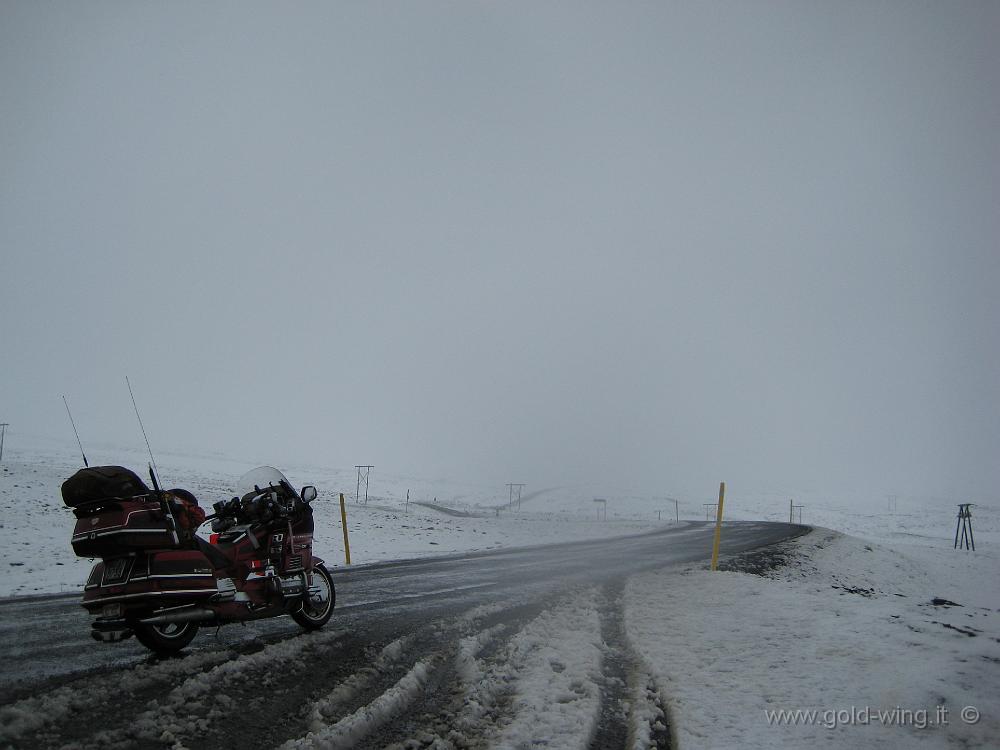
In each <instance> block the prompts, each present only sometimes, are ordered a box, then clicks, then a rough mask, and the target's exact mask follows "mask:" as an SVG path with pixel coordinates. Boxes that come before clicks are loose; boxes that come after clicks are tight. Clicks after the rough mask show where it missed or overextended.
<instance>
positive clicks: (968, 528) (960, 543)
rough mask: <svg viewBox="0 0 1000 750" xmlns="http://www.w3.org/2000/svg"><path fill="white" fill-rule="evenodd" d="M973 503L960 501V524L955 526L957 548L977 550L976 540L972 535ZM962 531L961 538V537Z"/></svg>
mask: <svg viewBox="0 0 1000 750" xmlns="http://www.w3.org/2000/svg"><path fill="white" fill-rule="evenodd" d="M971 507H972V503H959V505H958V525H956V526H955V549H959V548H962V549H971V550H972V551H973V552H975V551H976V540H975V539H973V537H972V511H971V510H970V508H971ZM959 533H961V539H959Z"/></svg>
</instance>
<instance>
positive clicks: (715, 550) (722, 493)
mask: <svg viewBox="0 0 1000 750" xmlns="http://www.w3.org/2000/svg"><path fill="white" fill-rule="evenodd" d="M725 499H726V483H725V482H720V483H719V509H718V510H717V511H716V512H715V541H714V542H713V543H712V570H716V569H717V568H718V566H719V537H720V536H721V535H722V503H723V501H724V500H725ZM345 533H346V531H345Z"/></svg>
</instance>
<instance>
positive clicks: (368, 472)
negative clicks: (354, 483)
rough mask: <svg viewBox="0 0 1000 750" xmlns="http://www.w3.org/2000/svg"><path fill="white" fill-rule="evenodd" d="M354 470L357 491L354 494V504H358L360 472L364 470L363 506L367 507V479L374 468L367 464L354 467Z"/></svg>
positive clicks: (359, 497)
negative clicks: (356, 473)
mask: <svg viewBox="0 0 1000 750" xmlns="http://www.w3.org/2000/svg"><path fill="white" fill-rule="evenodd" d="M354 468H355V469H357V470H358V490H357V492H355V493H354V502H358V501H359V500H360V499H361V470H362V469H364V470H365V472H364V475H365V505H368V477H369V475H370V474H371V473H372V469H374V468H375V467H374V466H371V465H369V464H360V465H355V466H354Z"/></svg>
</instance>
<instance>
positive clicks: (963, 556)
mask: <svg viewBox="0 0 1000 750" xmlns="http://www.w3.org/2000/svg"><path fill="white" fill-rule="evenodd" d="M11 437H14V438H17V439H15V440H9V442H8V445H7V446H6V447H5V451H4V458H3V463H2V465H0V511H2V516H0V518H2V521H0V565H2V567H3V570H4V572H5V573H6V574H7V575H6V576H5V577H4V583H3V584H2V586H3V588H2V589H0V594H2V595H23V594H34V593H43V592H52V591H60V590H71V589H77V588H79V586H80V584H81V582H82V581H83V579H84V578H85V576H86V573H87V571H88V569H89V565H90V561H89V560H78V559H77V558H75V557H74V556H73V554H72V550H71V549H70V546H69V536H70V532H71V530H72V528H73V516H72V514H71V513H70V511H68V510H67V509H65V508H64V507H63V506H62V502H61V499H60V494H59V486H60V484H61V482H62V481H63V480H64V479H65V478H66V477H68V476H69V475H70V474H72V473H73V471H75V470H76V469H77V468H78V466H79V460H78V458H77V456H76V455H75V453H74V450H73V449H74V448H75V446H74V445H72V444H67V443H60V442H58V441H44V440H40V439H32V440H27V439H23V436H17V435H14V436H12V435H11V434H10V433H8V438H11ZM91 451H92V452H91V453H90V454H89V458H90V459H91V463H92V464H96V463H121V464H124V465H127V466H131V467H135V468H138V467H142V466H144V465H145V456H144V454H143V453H141V452H139V451H137V450H123V449H120V448H114V447H108V446H91ZM158 461H159V465H160V473H161V476H162V477H163V480H164V483H165V484H166V485H167V486H183V487H187V488H189V489H191V490H192V491H194V492H195V493H196V495H198V497H199V498H200V499H201V502H202V505H203V506H206V507H207V506H210V505H211V503H212V502H213V501H215V500H219V499H224V498H226V497H228V496H229V493H230V492H231V489H232V487H233V485H234V484H235V480H236V478H237V477H238V476H239V475H240V474H241V473H243V471H245V470H247V469H249V468H252V466H253V465H254V464H255V463H256V462H254V461H238V460H233V459H229V458H226V457H223V456H215V457H200V456H182V455H169V454H164V455H160V456H158ZM280 468H282V469H284V470H285V471H286V474H287V475H288V476H289V478H290V479H291V480H292V481H293V482H294V483H298V484H306V483H312V484H316V485H317V486H318V488H319V490H320V497H321V499H320V500H319V501H317V504H316V511H317V512H316V520H317V534H316V536H317V546H318V552H319V554H320V555H322V556H323V557H325V558H326V559H327V560H328V561H331V562H334V563H336V564H342V561H343V542H342V533H341V526H340V513H339V504H338V502H337V501H336V497H337V494H338V493H339V492H344V493H345V494H347V495H348V505H347V509H348V526H349V529H350V534H351V548H352V549H351V551H352V557H353V561H354V563H356V564H364V563H367V562H373V561H379V560H386V559H393V558H405V557H415V556H421V555H434V554H444V553H450V552H461V551H466V550H476V549H491V548H497V547H504V546H520V545H529V544H542V543H551V542H557V541H567V540H573V539H584V538H594V537H598V536H609V535H619V534H627V533H636V532H641V531H645V530H650V529H653V528H655V527H657V526H658V525H660V524H664V523H668V522H669V520H668V519H670V518H672V516H673V503H672V502H667V501H666V500H665V499H664V497H662V496H661V497H641V496H620V495H615V494H614V493H613V492H610V491H608V489H607V488H603V489H602V488H568V487H557V488H530V487H529V488H526V495H525V497H524V498H523V499H522V504H521V508H520V509H519V510H518V509H508V508H506V507H505V506H506V500H507V490H506V488H504V487H489V486H475V485H462V484H459V483H455V482H450V481H446V480H421V479H417V478H412V477H399V476H393V475H391V474H390V473H389V472H388V471H383V470H379V473H377V474H376V473H375V472H373V473H372V483H371V487H370V491H369V500H368V503H367V505H365V504H364V503H363V502H361V503H359V502H357V500H356V499H355V498H354V497H353V494H354V487H355V482H356V474H355V472H354V469H353V468H352V467H347V468H340V469H331V468H328V467H318V466H282V467H280ZM407 490H409V493H410V498H411V500H413V501H415V502H411V503H409V505H407V503H406V499H405V498H406V494H407ZM539 490H541V491H539ZM713 490H714V488H706V489H705V492H704V493H703V494H702V493H695V492H687V493H685V492H684V491H677V490H675V491H673V492H672V493H671V494H672V496H673V497H677V498H679V499H680V515H681V519H682V520H683V519H704V518H705V509H704V508H703V505H702V504H703V503H709V502H711V501H712V500H713V499H714V491H713ZM595 495H599V496H602V497H606V498H607V499H608V520H607V521H606V522H605V521H603V520H598V519H597V517H596V516H597V506H596V505H595V504H594V503H593V497H594V496H595ZM790 497H792V498H794V500H795V502H796V504H802V505H804V506H805V507H804V509H803V517H802V520H803V522H805V523H808V524H814V525H816V526H818V527H820V528H817V530H816V531H814V532H813V533H811V534H809V535H807V536H805V537H802V538H800V539H797V540H794V541H792V542H788V543H786V544H784V545H782V546H781V548H779V549H777V550H775V551H768V552H766V553H761V555H760V559H756V558H754V557H753V555H754V554H755V553H751V558H750V564H746V561H745V560H744V563H743V564H741V566H737V569H736V570H729V571H721V572H716V573H711V572H709V571H707V570H706V569H705V566H704V565H692V566H688V567H687V569H683V570H676V569H674V570H665V571H660V572H652V573H644V574H641V575H636V576H633V577H632V578H630V579H629V580H628V581H627V582H626V584H625V588H624V591H620V592H618V593H614V592H611V593H609V592H608V591H602V590H595V589H589V590H586V591H583V592H579V593H578V594H576V595H575V597H573V596H571V597H569V598H568V599H566V600H564V601H562V602H561V603H559V604H557V605H556V606H554V607H553V608H550V609H548V610H545V611H543V612H542V613H541V614H540V615H539V616H538V617H537V618H536V619H534V620H532V621H530V622H528V623H527V624H525V625H524V628H523V630H521V631H520V632H519V634H518V635H517V636H516V637H515V638H513V639H512V640H511V641H510V642H509V644H508V645H506V646H504V649H503V658H502V659H498V658H495V657H494V658H492V659H491V660H490V661H488V662H484V661H481V660H478V661H477V656H476V655H477V649H479V648H480V647H481V646H482V644H483V643H485V642H487V641H488V640H489V639H490V638H491V637H493V636H494V635H495V634H494V633H493V632H492V631H484V632H483V633H480V634H477V635H472V636H469V637H468V638H467V639H466V641H462V643H461V644H460V647H459V658H460V665H459V669H458V672H459V674H460V675H462V677H463V679H464V680H465V682H466V683H467V686H466V690H467V698H468V700H467V701H466V702H465V705H466V706H467V709H466V710H465V713H459V714H458V715H457V716H456V717H455V720H454V723H453V725H452V727H453V729H452V731H454V732H458V733H459V734H461V731H462V727H463V726H464V724H463V722H465V724H468V725H469V726H470V727H471V726H472V725H473V724H475V723H476V722H477V721H479V720H480V718H477V717H478V714H477V711H479V708H477V707H482V706H489V705H491V701H492V700H493V699H494V697H495V694H497V691H499V690H500V689H501V686H504V687H503V689H504V690H512V691H513V693H512V695H511V696H510V705H511V706H513V707H514V708H515V709H516V710H514V711H512V715H511V718H510V719H509V720H508V719H504V720H502V721H499V722H498V723H497V725H496V727H495V728H494V730H491V731H490V732H488V733H486V735H484V736H488V739H489V740H490V744H491V745H495V746H500V747H522V746H526V743H529V742H530V741H537V740H540V739H546V740H547V741H551V742H550V744H552V745H553V746H566V747H575V746H585V744H586V740H587V738H588V737H589V736H590V735H591V732H592V731H593V728H594V726H595V722H596V718H595V711H596V710H597V704H598V694H599V690H600V689H602V688H601V686H604V688H606V686H607V685H608V684H609V683H608V679H607V676H606V675H605V676H604V677H602V676H601V673H602V670H605V671H606V664H604V662H606V661H607V659H608V658H609V654H611V653H612V652H615V653H617V652H620V653H622V654H625V656H622V657H621V658H622V660H623V663H626V662H627V663H631V664H632V673H631V680H632V682H631V684H630V686H629V690H630V691H631V692H630V696H631V698H630V701H631V707H632V717H633V718H632V719H631V720H630V726H631V730H630V732H631V734H630V740H631V741H632V746H633V747H649V746H650V745H649V738H650V732H655V731H666V730H665V729H664V727H665V724H664V721H663V719H664V717H662V715H661V707H663V708H665V709H666V714H667V716H666V717H665V719H666V723H667V724H669V727H670V728H669V731H670V732H671V733H672V734H673V736H674V742H675V745H674V746H675V747H680V748H710V749H713V750H714V749H717V748H736V747H740V748H758V747H759V748H765V747H767V748H771V747H786V748H799V747H803V746H806V745H810V746H819V747H844V746H858V747H887V748H897V747H898V748H910V747H935V748H951V747H955V748H967V747H984V748H986V747H997V744H996V742H997V738H998V737H1000V708H998V704H997V696H998V695H1000V619H998V618H1000V554H998V547H1000V544H998V543H1000V512H998V509H997V507H996V506H995V505H990V504H987V503H980V504H978V505H977V506H976V507H974V508H973V523H974V525H975V534H976V543H977V546H978V547H979V549H978V551H977V552H975V553H972V552H965V551H958V550H954V549H953V539H954V531H955V510H956V508H955V503H957V502H960V501H965V500H966V498H961V497H958V498H945V499H940V498H912V497H904V496H900V497H899V498H897V499H896V506H895V509H894V510H892V511H890V509H889V503H888V501H887V499H886V498H885V497H884V496H883V495H880V494H874V493H873V494H870V495H864V494H858V495H856V496H853V497H845V496H829V495H822V494H819V493H789V492H786V491H767V492H753V491H750V490H747V489H745V488H739V487H732V486H731V487H730V488H729V491H728V495H727V506H726V511H727V512H726V517H727V518H734V519H760V518H764V519H771V520H787V518H788V501H789V498H790ZM417 501H418V502H426V503H430V504H432V505H436V506H440V507H441V508H445V509H448V510H449V511H451V512H450V513H446V512H442V511H441V510H436V509H432V508H428V507H425V506H421V505H418V504H416V502H417ZM500 506H503V507H500ZM498 507H500V510H499V511H498ZM658 515H660V516H661V517H662V520H660V519H658V518H657V516H658ZM775 555H777V556H779V557H781V558H782V559H783V563H784V564H781V565H777V566H774V567H772V566H771V562H773V561H774V559H775V558H774V556H775ZM769 561H770V562H769ZM748 571H751V572H748ZM612 598H613V599H614V601H612V600H611V599H612ZM614 612H623V613H624V614H623V620H622V627H621V638H620V639H619V640H620V642H618V643H610V642H609V641H608V633H609V632H611V631H609V630H608V629H607V627H608V626H607V623H608V622H609V620H608V618H609V617H612V616H613V613H614ZM269 648H275V647H269ZM289 648H290V647H289ZM390 657H392V654H388V655H387V656H386V658H390ZM602 664H604V666H602ZM432 666H434V665H433V664H430V663H428V664H422V663H414V664H413V666H412V668H411V669H410V670H409V671H408V672H406V674H405V675H404V679H403V680H401V682H400V684H399V685H398V686H397V688H398V689H396V692H395V693H392V694H389V693H386V696H387V697H384V702H386V705H385V706H383V707H382V709H384V710H383V713H385V712H390V713H391V710H392V706H391V705H390V704H392V705H395V703H393V701H396V702H398V701H399V700H403V699H404V698H405V697H406V695H409V694H413V693H414V692H415V691H419V690H420V689H421V685H422V684H423V680H424V677H425V676H426V675H425V670H427V669H430V668H431V667H432ZM491 696H493V697H491ZM342 698H343V696H341V695H340V693H335V694H331V695H330V696H327V698H326V699H324V700H327V702H328V703H330V705H331V706H333V705H334V704H338V702H341V699H342ZM397 699H398V700H397ZM323 705H326V704H323ZM322 708H323V706H322V705H321V706H319V707H318V708H317V711H318V712H319V713H317V716H318V717H319V718H317V720H316V722H315V726H314V728H313V735H311V736H310V737H306V738H303V740H302V743H301V744H302V746H314V745H316V746H319V745H322V744H323V743H324V742H325V741H326V739H329V738H330V737H334V736H337V737H339V736H341V735H343V736H345V737H346V736H353V734H352V733H356V732H360V731H361V729H359V727H360V728H363V726H367V724H366V722H368V723H371V722H372V721H374V719H372V715H371V711H373V710H375V709H374V708H373V709H371V710H369V711H367V712H365V711H361V713H356V714H352V715H351V716H350V717H347V718H346V719H341V720H339V721H338V722H337V723H336V724H330V725H325V724H324V721H323V719H322V715H323V710H320V709H322ZM375 708H378V706H376V707H375ZM382 709H379V710H382ZM485 710H486V709H483V711H485ZM359 711H360V709H359ZM769 712H770V713H769ZM779 712H785V713H779ZM796 712H798V713H796ZM383 718H384V717H383ZM639 719H642V720H641V721H640V720H639ZM480 734H482V732H481V733H480ZM293 744H294V743H293ZM442 746H447V743H445V744H444V745H442Z"/></svg>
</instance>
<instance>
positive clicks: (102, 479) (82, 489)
mask: <svg viewBox="0 0 1000 750" xmlns="http://www.w3.org/2000/svg"><path fill="white" fill-rule="evenodd" d="M147 494H149V487H147V486H146V483H145V482H143V481H142V480H141V479H140V478H139V476H138V475H137V474H136V473H135V472H134V471H132V470H130V469H126V468H125V467H124V466H91V467H89V468H86V469H80V470H79V471H78V472H76V474H74V475H73V476H71V477H70V478H69V479H67V480H66V481H65V482H63V485H62V496H63V502H64V503H66V507H67V508H76V507H77V506H79V505H83V504H85V503H93V502H98V501H101V500H111V499H113V498H122V499H124V498H129V497H135V496H136V495H147Z"/></svg>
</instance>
